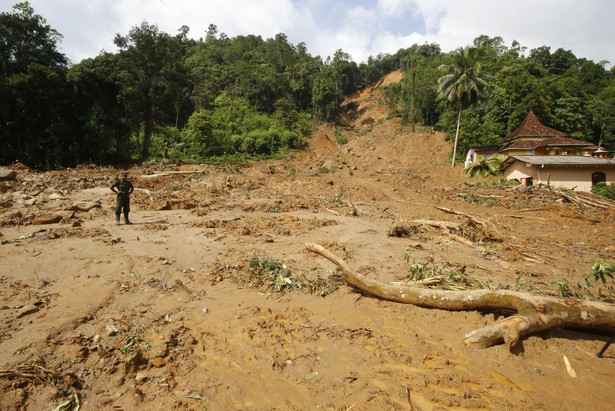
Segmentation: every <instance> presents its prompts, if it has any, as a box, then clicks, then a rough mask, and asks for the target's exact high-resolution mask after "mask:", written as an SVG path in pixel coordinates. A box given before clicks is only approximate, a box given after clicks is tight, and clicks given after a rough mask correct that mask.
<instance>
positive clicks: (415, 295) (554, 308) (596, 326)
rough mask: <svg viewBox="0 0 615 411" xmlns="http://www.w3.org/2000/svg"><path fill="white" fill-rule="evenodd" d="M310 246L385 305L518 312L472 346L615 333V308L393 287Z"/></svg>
mask: <svg viewBox="0 0 615 411" xmlns="http://www.w3.org/2000/svg"><path fill="white" fill-rule="evenodd" d="M305 247H306V248H307V249H308V250H309V251H312V252H315V253H317V254H320V255H321V256H323V257H325V258H326V259H328V260H329V261H331V262H332V263H334V264H335V265H336V266H338V267H339V269H340V270H342V274H343V276H344V279H345V280H346V281H347V282H348V283H349V284H352V285H354V286H355V287H358V288H360V289H361V290H363V291H365V292H366V293H368V294H371V295H374V296H376V297H379V298H382V299H385V300H389V301H396V302H400V303H404V304H413V305H416V306H419V307H426V308H439V309H443V310H451V311H471V310H490V311H498V312H506V313H514V315H511V316H510V317H507V318H504V319H502V320H500V321H497V322H496V323H495V324H491V325H488V326H486V327H483V328H479V329H477V330H474V331H471V332H469V333H468V334H466V335H465V340H464V342H465V343H466V344H467V345H470V346H475V347H481V348H486V347H491V346H493V345H496V344H500V343H502V342H505V343H506V344H507V345H508V346H509V347H512V346H514V345H516V344H517V343H518V342H519V339H520V338H521V337H524V336H527V335H532V334H536V333H539V332H541V331H545V330H548V329H552V328H583V329H592V330H604V331H610V332H613V331H614V330H615V305H613V304H608V303H598V302H592V301H583V300H578V299H573V298H555V297H547V296H539V295H534V294H528V293H522V292H518V291H510V290H468V291H448V290H433V289H429V288H419V287H412V286H403V285H391V284H387V283H384V282H381V281H377V280H374V279H370V278H367V277H365V276H364V275H361V274H359V273H357V272H355V271H353V270H352V269H351V268H350V266H349V265H348V264H347V263H346V262H345V261H343V260H342V259H340V258H339V257H337V256H336V255H335V254H333V253H332V252H330V251H329V250H327V249H325V248H323V247H321V246H319V245H318V244H314V243H308V244H306V245H305Z"/></svg>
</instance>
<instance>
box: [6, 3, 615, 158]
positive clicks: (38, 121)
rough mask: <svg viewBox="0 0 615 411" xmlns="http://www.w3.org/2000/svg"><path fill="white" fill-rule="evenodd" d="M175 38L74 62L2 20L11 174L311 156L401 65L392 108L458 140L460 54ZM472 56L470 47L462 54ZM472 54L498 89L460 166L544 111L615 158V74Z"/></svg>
mask: <svg viewBox="0 0 615 411" xmlns="http://www.w3.org/2000/svg"><path fill="white" fill-rule="evenodd" d="M189 31H190V28H188V27H186V26H183V27H181V28H180V29H179V30H178V32H177V34H175V35H172V34H168V33H164V32H162V31H160V30H159V29H158V27H157V26H156V25H151V24H149V23H147V22H144V23H142V24H141V25H139V26H134V27H133V28H132V29H131V30H130V31H129V32H128V33H126V34H117V35H116V36H115V38H114V44H115V45H116V46H117V49H118V51H117V52H116V53H109V52H102V53H101V54H100V55H98V56H97V57H95V58H91V59H85V60H83V61H80V62H76V63H72V62H69V61H68V60H67V58H66V56H64V55H63V54H62V53H60V52H59V51H58V45H59V43H60V41H61V39H62V36H61V34H60V33H58V32H57V31H56V30H55V29H53V28H52V27H50V26H49V25H48V24H47V22H46V20H45V19H44V17H42V16H40V15H38V14H36V12H35V11H34V10H33V9H32V7H31V6H30V4H29V3H27V2H24V3H19V4H17V5H15V6H14V8H13V11H12V12H4V13H1V14H0V101H1V104H0V164H10V163H13V162H15V161H20V162H22V163H24V164H26V165H27V166H29V167H33V168H37V169H54V168H58V167H70V166H75V165H77V164H81V163H84V162H94V163H97V164H119V163H131V162H140V161H143V160H147V159H171V160H175V159H181V160H184V161H213V159H217V160H218V161H220V160H228V159H235V160H236V159H249V158H260V157H267V156H280V155H284V154H285V153H287V152H288V151H289V150H291V149H293V148H297V147H300V146H301V145H302V144H303V143H304V142H305V138H306V137H307V136H308V135H309V133H310V131H311V129H312V127H313V126H314V125H315V124H317V123H319V122H336V121H337V118H338V110H339V103H340V102H341V101H342V99H343V96H344V94H346V93H350V92H352V91H355V90H357V89H360V88H362V87H364V86H366V85H369V84H372V83H373V82H375V81H377V80H378V79H379V78H380V77H382V76H383V75H385V74H387V73H389V72H391V71H393V70H397V69H401V70H403V72H404V78H403V81H402V82H401V83H398V84H392V85H389V86H387V87H385V89H384V95H385V102H384V104H386V105H387V107H388V108H389V110H390V115H391V116H399V117H401V118H402V119H403V124H404V126H408V127H413V128H414V127H418V126H427V127H435V128H436V129H439V130H443V131H446V132H447V133H448V134H449V135H450V137H451V138H454V136H455V130H456V126H457V119H458V114H459V112H460V109H459V106H458V105H459V104H463V101H462V100H459V101H457V102H455V101H452V102H451V101H446V100H443V99H439V98H438V79H439V78H441V77H442V75H443V71H442V70H441V68H442V67H443V66H444V67H446V66H449V67H450V66H451V65H454V64H455V53H454V52H451V53H443V52H442V51H441V49H440V46H439V45H437V44H422V45H418V44H415V45H412V46H411V47H408V48H405V49H400V50H399V51H398V52H397V53H395V54H393V55H390V54H380V55H378V56H376V57H370V58H369V59H368V60H367V62H363V63H360V64H357V63H355V62H354V61H352V59H351V57H350V56H349V55H348V54H347V53H345V52H344V51H342V50H338V51H337V52H336V53H335V54H334V55H333V56H332V57H327V58H326V59H324V60H323V59H322V58H321V57H320V56H312V55H311V54H310V53H309V52H308V50H307V48H306V45H305V44H304V43H299V44H297V45H293V44H291V43H289V42H288V39H287V37H286V36H285V35H284V34H278V35H276V36H275V38H269V39H263V38H261V37H260V36H254V35H248V36H237V37H233V38H229V37H228V36H226V35H225V34H223V33H219V32H218V30H217V27H216V26H215V25H213V24H211V25H209V27H208V28H207V30H206V31H205V32H204V33H203V34H204V37H203V38H200V39H199V40H193V39H191V38H189V37H188V33H189ZM460 46H462V45H460ZM469 49H470V52H471V58H472V59H473V61H475V62H477V63H479V65H480V69H481V71H482V72H483V73H488V75H489V76H488V77H485V78H487V79H488V80H487V81H486V85H485V87H484V88H481V90H480V93H479V94H480V95H478V94H477V95H476V96H475V97H476V98H474V99H472V101H470V102H469V103H471V104H467V106H464V107H463V108H464V110H463V118H462V121H461V128H460V133H459V147H458V149H457V154H458V156H463V154H464V153H465V151H466V149H467V148H468V147H469V146H471V145H482V144H497V143H499V142H500V141H501V138H502V137H503V136H505V135H506V134H507V133H509V132H510V131H511V130H513V129H514V128H516V127H517V126H519V124H520V123H521V121H522V120H523V118H524V117H525V115H526V114H527V112H528V111H529V110H530V109H532V110H534V112H535V113H536V114H537V115H538V117H539V118H540V119H541V120H542V122H543V123H545V124H546V125H549V126H552V127H555V128H557V129H559V130H562V131H566V132H568V133H570V134H571V135H572V136H573V137H577V138H581V139H585V140H588V141H591V142H594V143H596V144H602V145H603V146H605V147H607V149H610V150H615V80H614V77H615V76H614V75H615V70H614V69H610V70H607V69H606V68H605V65H606V62H598V63H595V62H593V61H591V60H587V59H585V58H577V57H576V56H575V55H574V54H573V53H572V52H570V51H567V50H564V49H561V48H560V49H557V50H555V51H554V52H551V49H550V48H549V47H546V46H543V47H539V48H536V49H531V50H529V51H527V50H526V48H524V47H522V46H521V45H520V44H518V43H517V42H514V41H513V43H512V45H511V46H510V47H508V46H506V45H504V42H503V40H502V39H501V38H500V37H495V38H491V37H488V36H480V37H478V38H476V39H475V40H474V43H473V44H472V45H470V48H469Z"/></svg>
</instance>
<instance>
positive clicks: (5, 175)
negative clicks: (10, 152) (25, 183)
mask: <svg viewBox="0 0 615 411" xmlns="http://www.w3.org/2000/svg"><path fill="white" fill-rule="evenodd" d="M16 178H17V171H15V170H10V169H8V168H0V181H13V180H15V179H16Z"/></svg>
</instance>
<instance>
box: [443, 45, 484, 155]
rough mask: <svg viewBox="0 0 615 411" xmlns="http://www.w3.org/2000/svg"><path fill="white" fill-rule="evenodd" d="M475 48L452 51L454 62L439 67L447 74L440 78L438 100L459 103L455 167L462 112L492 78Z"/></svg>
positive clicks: (454, 152) (476, 98) (454, 149)
mask: <svg viewBox="0 0 615 411" xmlns="http://www.w3.org/2000/svg"><path fill="white" fill-rule="evenodd" d="M475 50H476V49H474V48H470V47H468V46H466V47H465V48H459V49H457V50H455V51H454V52H453V53H452V57H453V62H452V64H449V65H446V64H442V65H441V66H440V67H439V69H440V70H442V71H445V72H446V74H445V75H443V76H442V77H440V78H439V79H438V100H445V101H446V103H447V104H450V105H453V104H456V103H457V104H459V116H458V117H457V132H456V133H455V146H454V148H453V167H455V156H456V155H457V141H458V139H459V127H460V125H461V112H462V111H463V109H464V108H466V107H469V106H470V105H472V104H473V103H474V102H475V101H476V100H478V98H479V97H480V96H481V94H482V92H483V90H484V88H485V85H486V84H487V80H489V79H490V78H491V76H489V75H488V74H486V73H483V72H482V71H481V67H480V63H479V62H478V61H477V60H476V58H475Z"/></svg>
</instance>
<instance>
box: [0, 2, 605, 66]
mask: <svg viewBox="0 0 615 411" xmlns="http://www.w3.org/2000/svg"><path fill="white" fill-rule="evenodd" d="M17 2H18V1H17V0H0V12H12V8H13V5H14V4H16V3H17ZM29 3H30V5H31V6H32V7H33V8H34V11H35V13H36V14H39V15H41V16H42V17H43V18H45V19H46V20H47V24H49V25H50V26H51V27H52V28H54V29H56V30H57V31H58V32H60V34H62V36H63V39H62V42H61V43H60V44H59V49H60V51H61V52H62V53H64V54H65V55H66V56H67V57H68V58H69V59H70V60H71V62H73V63H78V62H80V61H81V60H83V59H85V58H90V57H96V56H97V55H99V54H100V52H101V51H103V50H105V51H107V52H112V53H115V52H117V51H118V50H117V48H116V47H115V45H114V44H113V38H114V37H115V34H121V35H126V34H128V32H129V31H130V29H131V28H132V27H134V26H138V25H140V24H141V23H142V22H144V21H146V22H147V23H149V24H155V25H157V26H158V28H159V29H160V30H161V31H163V32H166V33H168V34H170V35H175V34H177V33H178V29H179V28H180V27H181V26H184V25H186V26H188V27H190V32H189V33H188V36H189V37H192V38H194V39H199V38H204V37H205V33H206V32H207V28H208V27H209V25H210V24H215V25H216V26H217V27H218V32H219V33H224V34H226V35H227V36H228V37H231V38H232V37H235V36H238V35H248V34H254V35H260V36H261V37H262V38H263V39H267V38H272V37H274V36H275V35H276V34H278V33H284V34H286V36H287V38H288V41H289V42H290V43H292V44H294V45H297V44H299V43H305V44H306V46H307V51H308V52H309V53H310V54H311V55H312V56H320V57H321V58H322V59H323V60H326V58H327V57H328V56H333V54H334V53H335V52H336V51H337V50H338V49H342V50H343V51H344V52H346V53H348V54H350V56H351V58H352V60H354V61H355V62H357V63H361V62H364V61H367V59H368V57H369V56H374V57H375V56H377V55H378V54H380V53H388V54H394V53H395V52H397V51H398V50H399V49H400V48H407V47H410V46H412V45H413V44H425V43H437V44H439V45H440V48H441V50H442V51H443V52H448V51H451V50H454V49H457V48H459V47H464V46H466V45H472V43H473V40H474V39H475V38H476V37H478V36H480V35H487V36H489V37H496V36H499V37H502V39H503V41H504V44H505V45H506V46H507V47H510V46H511V44H512V42H513V41H517V42H518V43H519V44H520V45H521V46H522V47H525V48H526V55H527V54H528V53H529V51H530V50H531V49H533V48H536V47H541V46H549V47H551V52H554V51H555V50H557V49H558V48H563V49H565V50H570V51H572V52H573V53H574V55H575V56H576V57H577V58H582V57H584V58H587V59H588V60H593V61H594V62H596V63H598V62H600V61H603V60H606V61H608V62H609V64H607V65H606V66H605V67H607V68H610V67H611V66H612V65H613V64H615V45H614V44H613V42H614V41H615V24H613V23H612V22H611V20H612V18H613V16H615V2H612V1H610V0H583V1H579V0H512V1H511V0H356V1H350V0H29Z"/></svg>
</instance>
